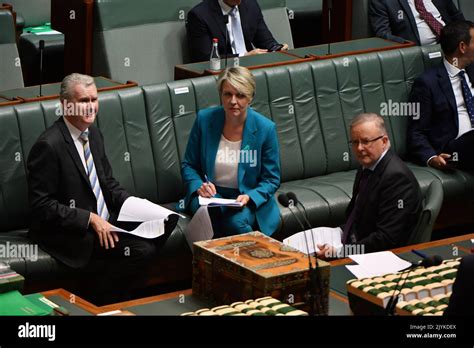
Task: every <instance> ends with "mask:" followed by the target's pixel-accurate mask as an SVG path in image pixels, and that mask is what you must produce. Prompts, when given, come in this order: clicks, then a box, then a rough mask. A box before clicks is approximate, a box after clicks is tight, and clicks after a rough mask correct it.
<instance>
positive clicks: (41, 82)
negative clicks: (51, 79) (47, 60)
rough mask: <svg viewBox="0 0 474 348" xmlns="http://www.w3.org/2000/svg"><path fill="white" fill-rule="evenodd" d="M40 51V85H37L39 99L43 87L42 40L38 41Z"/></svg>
mask: <svg viewBox="0 0 474 348" xmlns="http://www.w3.org/2000/svg"><path fill="white" fill-rule="evenodd" d="M39 49H40V71H39V73H40V84H39V97H42V96H43V94H42V87H43V53H44V40H40V41H39Z"/></svg>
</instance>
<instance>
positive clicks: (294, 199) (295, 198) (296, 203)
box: [286, 191, 318, 267]
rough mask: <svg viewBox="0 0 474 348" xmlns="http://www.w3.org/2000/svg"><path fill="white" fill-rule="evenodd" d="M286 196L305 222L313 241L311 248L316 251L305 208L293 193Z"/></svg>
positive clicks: (311, 228)
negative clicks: (301, 208) (299, 206)
mask: <svg viewBox="0 0 474 348" xmlns="http://www.w3.org/2000/svg"><path fill="white" fill-rule="evenodd" d="M286 195H287V196H288V199H289V200H290V201H293V203H294V204H295V206H296V209H297V210H298V212H299V213H300V214H301V215H303V219H304V221H305V222H306V225H307V227H308V228H307V229H309V230H310V231H311V239H312V240H313V248H314V250H315V251H316V242H315V241H314V235H313V227H312V226H311V223H310V222H309V220H308V216H307V214H306V208H305V207H304V205H303V203H301V202H300V200H299V199H298V197H296V194H295V193H294V192H291V191H290V192H287V194H286ZM298 203H299V204H300V205H301V206H302V207H303V210H304V213H302V212H301V210H300V208H298ZM316 267H318V263H317V262H316Z"/></svg>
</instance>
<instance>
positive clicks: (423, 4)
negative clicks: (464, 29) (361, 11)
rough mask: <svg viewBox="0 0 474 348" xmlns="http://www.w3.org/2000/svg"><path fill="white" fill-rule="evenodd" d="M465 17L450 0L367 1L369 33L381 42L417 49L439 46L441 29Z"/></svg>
mask: <svg viewBox="0 0 474 348" xmlns="http://www.w3.org/2000/svg"><path fill="white" fill-rule="evenodd" d="M463 19H464V16H463V14H462V12H461V11H459V10H458V9H457V7H456V5H454V3H453V1H452V0H370V3H369V20H370V25H371V27H372V31H373V32H374V33H375V35H376V36H378V37H381V38H383V39H387V40H392V41H396V42H400V43H404V42H406V41H412V42H415V43H416V44H417V45H418V46H420V45H431V44H435V43H437V42H438V39H439V35H440V32H441V29H442V28H443V27H444V26H445V25H446V24H448V23H451V22H453V21H457V20H463Z"/></svg>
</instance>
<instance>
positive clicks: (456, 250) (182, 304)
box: [43, 234, 474, 315]
mask: <svg viewBox="0 0 474 348" xmlns="http://www.w3.org/2000/svg"><path fill="white" fill-rule="evenodd" d="M471 239H474V234H468V235H464V236H459V237H454V238H448V239H443V240H439V241H434V242H428V243H422V244H417V245H411V246H407V247H403V248H398V249H394V250H392V251H393V252H394V253H396V254H399V255H400V256H401V257H402V258H404V259H406V260H407V261H410V262H417V261H419V260H420V257H419V256H417V255H415V254H413V253H412V252H411V250H412V249H416V250H422V251H423V253H425V254H427V255H428V256H431V255H440V256H442V257H443V258H446V259H447V258H454V257H459V256H461V257H462V256H465V255H467V254H469V253H470V250H471V248H472V247H473V243H472V242H471ZM350 263H352V260H351V259H348V258H346V259H341V260H335V261H331V262H330V264H331V278H330V279H331V280H330V294H329V315H350V314H351V311H350V308H349V301H348V299H347V292H346V282H347V281H348V280H349V279H353V278H354V276H353V275H352V273H350V272H349V271H348V270H347V268H346V267H345V266H346V265H347V264H350ZM43 295H44V296H46V297H47V298H49V299H50V300H51V301H53V302H56V303H57V304H59V305H61V306H63V307H65V308H66V309H68V310H69V312H70V313H71V315H97V314H100V313H106V312H111V311H116V310H120V311H122V312H123V313H125V314H132V315H180V314H182V313H185V312H192V311H196V310H198V309H201V308H206V307H207V308H208V307H209V305H208V304H206V303H205V302H203V301H201V300H199V299H198V298H196V297H194V296H193V295H192V290H191V289H187V290H182V291H176V292H172V293H168V294H164V295H157V296H151V297H146V298H142V299H138V300H132V301H127V302H121V303H115V304H111V305H107V306H102V307H97V306H95V305H93V304H91V303H89V302H87V301H85V300H84V299H81V298H79V297H75V296H73V295H72V294H71V293H69V292H68V291H66V290H63V289H56V290H51V291H45V292H43ZM70 299H73V302H71V301H70Z"/></svg>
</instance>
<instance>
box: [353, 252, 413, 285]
mask: <svg viewBox="0 0 474 348" xmlns="http://www.w3.org/2000/svg"><path fill="white" fill-rule="evenodd" d="M350 258H351V259H352V260H354V261H355V262H357V263H358V264H357V265H348V266H346V267H347V269H348V270H349V271H351V273H352V274H354V275H355V276H356V277H357V278H358V279H361V278H369V277H377V276H381V275H384V274H387V273H396V272H399V271H401V270H403V269H405V268H407V267H410V266H411V265H412V264H411V263H410V262H408V261H405V260H403V259H401V258H399V257H398V256H397V255H395V254H394V253H392V252H391V251H380V252H376V253H370V254H360V255H351V256H350Z"/></svg>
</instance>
